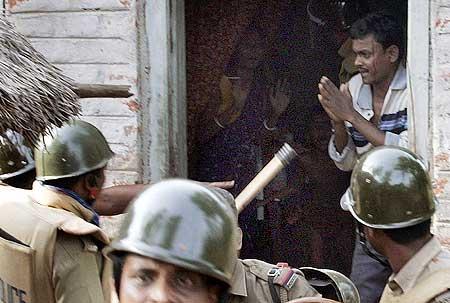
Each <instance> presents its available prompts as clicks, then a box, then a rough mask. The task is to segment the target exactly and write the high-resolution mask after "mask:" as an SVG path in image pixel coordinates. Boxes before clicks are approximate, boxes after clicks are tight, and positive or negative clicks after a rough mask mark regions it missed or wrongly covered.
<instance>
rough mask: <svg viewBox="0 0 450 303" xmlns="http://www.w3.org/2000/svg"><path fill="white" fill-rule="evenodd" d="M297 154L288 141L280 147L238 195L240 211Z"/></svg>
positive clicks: (238, 208)
mask: <svg viewBox="0 0 450 303" xmlns="http://www.w3.org/2000/svg"><path fill="white" fill-rule="evenodd" d="M296 156H297V153H296V152H295V150H294V149H293V148H292V147H291V146H290V145H289V144H287V143H284V145H283V146H282V147H281V148H280V150H279V151H278V152H277V153H276V154H275V156H274V157H273V158H272V160H270V162H269V163H267V165H266V166H264V168H263V169H262V170H261V171H260V172H259V173H258V174H257V175H256V176H255V178H253V180H252V181H250V183H249V184H248V185H247V186H246V187H245V188H244V190H243V191H242V192H241V193H240V194H239V195H238V196H237V197H236V199H235V200H236V207H237V210H238V213H240V212H241V211H242V210H243V209H244V208H245V207H246V206H247V205H248V204H249V203H250V202H251V201H252V200H253V199H254V198H255V197H256V196H257V195H258V193H259V192H261V191H262V190H263V189H264V187H266V186H267V184H269V183H270V181H272V180H273V179H274V178H275V177H276V176H277V175H278V173H279V172H280V171H281V170H283V168H285V167H286V166H287V165H288V164H289V162H291V160H292V159H294V158H295V157H296Z"/></svg>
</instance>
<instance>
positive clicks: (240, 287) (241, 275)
mask: <svg viewBox="0 0 450 303" xmlns="http://www.w3.org/2000/svg"><path fill="white" fill-rule="evenodd" d="M231 280H232V281H231V287H230V290H229V291H228V292H229V293H230V294H232V295H235V296H241V297H247V283H246V281H245V269H244V265H243V264H242V262H241V260H239V259H238V260H237V262H236V265H235V266H234V271H233V277H232V279H231Z"/></svg>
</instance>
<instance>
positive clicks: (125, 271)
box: [106, 180, 237, 303]
mask: <svg viewBox="0 0 450 303" xmlns="http://www.w3.org/2000/svg"><path fill="white" fill-rule="evenodd" d="M236 230H237V220H236V218H235V216H233V214H232V210H231V208H230V206H229V205H228V204H227V202H226V201H225V200H224V199H223V197H222V196H221V195H219V194H217V192H215V191H214V190H211V189H209V188H207V187H206V186H203V185H200V184H198V183H196V182H193V181H187V180H167V181H163V182H160V183H157V184H155V185H153V186H151V187H150V188H148V189H147V190H145V191H144V192H143V193H142V194H141V195H140V196H139V197H138V198H137V199H136V200H135V201H134V202H133V203H132V204H131V205H130V207H129V209H128V216H127V217H126V219H125V221H124V223H123V225H122V227H121V231H120V234H119V236H118V238H117V239H116V240H115V241H114V242H113V243H112V244H111V246H110V247H109V248H108V249H107V250H106V254H107V255H108V256H109V257H110V258H112V259H113V261H114V277H115V282H116V290H117V292H118V295H119V298H120V302H121V303H132V302H196V303H203V302H212V303H215V302H224V300H225V297H226V293H227V290H228V288H229V286H230V283H231V276H232V273H233V269H234V267H235V263H236V261H237V252H236V251H237V247H236V243H237V238H236V237H237V233H236Z"/></svg>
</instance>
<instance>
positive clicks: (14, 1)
mask: <svg viewBox="0 0 450 303" xmlns="http://www.w3.org/2000/svg"><path fill="white" fill-rule="evenodd" d="M25 1H28V0H9V1H8V4H9V8H10V9H12V8H14V7H15V6H17V5H18V4H20V2H25Z"/></svg>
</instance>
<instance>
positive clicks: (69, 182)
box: [44, 167, 103, 190]
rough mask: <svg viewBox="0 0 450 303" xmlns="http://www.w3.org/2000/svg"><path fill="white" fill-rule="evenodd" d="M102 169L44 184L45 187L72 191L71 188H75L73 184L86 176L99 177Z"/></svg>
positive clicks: (47, 181) (48, 181)
mask: <svg viewBox="0 0 450 303" xmlns="http://www.w3.org/2000/svg"><path fill="white" fill-rule="evenodd" d="M102 170H103V167H102V168H99V169H96V170H93V171H90V172H87V173H84V174H82V175H79V176H75V177H68V178H61V179H54V180H46V181H44V184H46V185H52V186H56V187H59V188H64V189H69V190H72V189H73V187H74V186H75V184H77V182H78V181H79V180H80V179H81V178H83V177H86V176H88V175H94V176H95V177H98V178H99V177H100V176H101V173H102Z"/></svg>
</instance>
